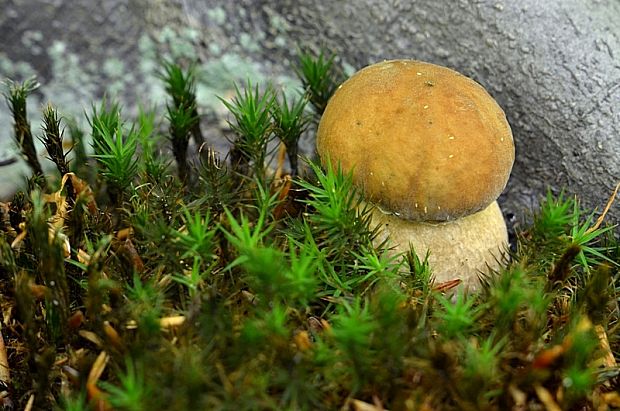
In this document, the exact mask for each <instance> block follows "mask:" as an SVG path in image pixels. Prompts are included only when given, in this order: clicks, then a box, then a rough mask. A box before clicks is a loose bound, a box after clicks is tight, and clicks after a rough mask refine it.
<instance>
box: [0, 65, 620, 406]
mask: <svg viewBox="0 0 620 411" xmlns="http://www.w3.org/2000/svg"><path fill="white" fill-rule="evenodd" d="M299 67H300V68H299V75H300V77H301V80H302V83H303V84H304V88H305V90H306V93H305V94H304V95H303V96H299V97H298V99H297V100H296V101H291V100H290V99H289V100H288V102H287V101H286V100H285V99H284V98H283V97H282V95H281V94H279V93H277V92H275V91H274V90H273V89H272V88H271V87H268V86H265V85H260V86H259V85H257V84H252V83H250V82H248V84H246V85H244V86H241V87H239V88H238V89H237V93H236V95H235V96H234V97H233V98H232V99H231V100H226V103H227V107H228V109H229V110H230V112H231V120H230V121H231V123H230V124H231V128H232V130H233V131H234V132H235V133H236V136H235V138H234V139H233V140H232V141H231V145H232V149H231V152H230V153H229V155H228V156H226V157H222V156H220V155H218V154H217V153H215V152H214V151H213V150H211V149H210V148H209V147H208V145H205V144H203V143H204V142H203V141H201V135H200V128H199V127H198V126H197V124H198V118H197V108H198V105H197V104H198V103H197V101H196V90H195V78H194V77H193V76H194V74H193V72H192V70H191V69H186V68H182V67H180V66H177V65H176V64H171V63H168V64H167V65H166V66H164V69H163V70H162V71H161V76H162V81H163V84H164V87H165V89H166V90H167V93H168V96H169V97H168V108H167V116H166V118H164V119H159V118H157V117H156V115H155V114H153V113H149V112H141V113H140V114H139V115H138V116H137V118H136V119H135V120H134V121H133V122H128V121H127V119H125V118H124V117H123V116H122V115H121V111H120V109H119V107H118V106H117V105H116V104H114V103H113V102H107V103H105V102H104V103H103V104H101V105H100V106H94V107H92V108H91V111H90V112H89V115H88V121H89V124H90V129H89V130H80V129H79V128H78V127H77V126H75V124H74V125H73V126H69V127H68V129H67V131H68V132H69V133H70V134H71V139H72V147H73V157H72V160H71V161H70V162H69V163H68V166H69V167H70V171H69V170H67V168H66V167H67V164H66V162H67V160H68V158H69V157H67V152H66V150H62V149H61V150H60V151H59V150H58V147H63V144H62V142H63V133H64V131H63V124H62V123H61V121H60V120H59V119H58V116H57V113H56V111H55V109H54V108H53V107H48V108H47V109H46V110H45V111H44V118H45V119H46V122H45V127H44V136H43V142H44V145H45V146H46V148H47V151H48V154H49V156H50V158H51V159H52V160H53V162H54V163H55V164H56V165H57V167H58V172H59V173H58V175H57V176H53V175H51V174H49V173H45V175H41V174H40V173H39V174H38V175H36V176H34V177H33V178H32V179H31V180H30V182H29V186H28V189H27V190H25V191H23V192H20V193H18V194H16V195H15V196H14V198H13V199H12V200H11V201H10V202H8V203H5V204H2V208H1V209H0V216H1V217H2V218H1V219H0V295H1V296H2V300H1V302H0V304H1V312H2V318H1V328H0V331H1V332H2V336H3V338H4V341H5V343H6V353H7V358H6V361H5V364H2V361H1V360H3V358H2V355H0V381H2V382H4V384H5V385H6V388H3V387H2V386H0V391H3V390H4V392H5V395H6V396H5V397H4V399H3V401H4V403H3V404H4V405H5V406H8V404H9V401H10V402H12V403H13V404H14V405H15V407H16V408H18V409H23V408H26V409H66V410H89V409H92V410H94V409H97V410H99V409H119V410H155V409H162V410H164V409H165V410H193V409H204V410H207V409H208V410H211V409H213V410H216V409H222V410H226V409H235V410H246V409H247V410H255V409H256V410H262V409H272V410H289V409H290V410H296V409H302V410H317V409H326V410H331V409H353V410H371V409H375V410H380V409H384V408H385V409H391V410H401V409H404V410H418V409H426V410H434V409H436V410H449V409H465V410H484V409H489V410H505V409H548V410H555V409H575V410H576V409H597V410H598V409H610V408H613V407H619V406H620V398H619V396H618V389H619V387H620V385H619V373H620V370H619V368H618V366H617V359H618V357H619V356H620V339H619V338H618V334H619V333H618V327H619V321H618V320H619V316H620V312H619V309H618V303H619V296H620V284H619V282H618V281H619V280H618V271H619V270H618V264H619V263H620V246H619V245H618V242H617V241H616V239H615V236H614V234H617V231H616V229H615V227H612V226H607V225H605V223H604V221H603V220H601V221H599V220H596V219H595V214H591V213H589V212H587V211H585V210H582V209H581V208H580V205H579V201H578V199H576V198H574V197H570V196H567V195H563V194H560V195H557V196H553V195H549V196H548V197H547V198H546V199H545V200H544V201H543V203H542V204H543V205H542V207H541V209H540V210H538V211H537V212H536V213H535V215H534V216H533V218H532V221H533V222H532V224H531V225H529V226H527V227H523V228H522V229H521V230H519V231H518V232H517V233H516V239H515V244H514V251H512V252H509V251H508V250H507V255H506V262H505V265H506V267H505V268H504V269H502V270H500V271H499V272H495V273H486V275H484V276H483V277H484V278H483V280H482V281H483V284H484V286H483V287H482V288H483V289H482V291H481V292H480V293H477V294H470V295H466V294H464V293H463V292H460V291H455V290H456V289H455V288H453V287H452V286H453V285H454V284H456V283H457V282H454V283H444V284H436V283H435V282H434V281H433V277H432V267H429V266H428V264H427V263H426V260H425V259H424V256H417V255H416V254H415V250H411V252H409V253H406V254H405V255H402V256H399V258H393V257H389V256H388V254H387V253H385V252H384V250H383V248H382V247H379V248H376V247H375V246H373V241H372V240H373V238H374V236H375V235H376V232H375V228H374V227H372V226H370V223H369V221H370V218H369V214H368V212H367V210H363V209H361V208H360V207H359V202H360V198H359V197H358V195H357V192H356V190H355V188H354V186H353V185H352V182H351V178H350V176H349V175H347V174H345V173H343V172H342V171H341V170H340V169H339V168H338V167H337V166H334V167H331V166H329V167H327V168H326V169H324V168H321V167H320V166H319V165H316V164H314V163H313V162H312V161H310V160H307V161H304V162H301V163H300V164H298V167H297V168H294V169H293V170H287V169H285V168H284V166H283V164H284V162H283V161H281V160H282V159H284V157H285V156H286V155H287V154H288V155H289V157H294V158H297V157H296V151H295V148H296V145H297V143H298V140H299V138H300V136H301V135H302V134H303V133H304V132H307V131H308V130H309V129H310V128H309V126H310V124H311V123H312V122H313V121H316V119H317V118H318V116H319V115H320V112H321V110H322V108H324V104H325V102H326V99H327V98H328V97H329V95H330V93H331V91H333V88H334V87H335V86H336V85H337V84H338V82H339V80H338V79H337V77H336V76H337V72H334V71H333V59H331V58H327V57H326V56H323V55H322V56H319V57H312V56H308V55H305V56H303V57H302V59H301V62H300V66H299ZM20 87H25V85H23V84H22V85H20V84H13V88H11V89H10V90H8V91H7V93H9V95H14V94H15V92H16V91H19V88H20ZM26 89H27V88H24V90H26ZM18 94H19V93H18ZM24 94H25V95H24V96H22V97H23V99H24V101H23V102H24V104H25V98H26V97H27V94H28V93H27V92H26V93H24ZM307 103H308V108H307V109H306V108H304V107H305V106H306V104H307ZM310 105H311V106H312V110H310V109H309V107H310ZM300 107H301V108H300ZM14 123H15V126H16V131H17V130H20V131H21V132H22V135H24V136H28V134H29V133H28V130H29V129H30V125H29V124H28V120H27V117H24V116H22V117H19V116H16V117H14ZM31 134H32V133H30V138H32V135H31ZM85 135H88V136H90V138H91V139H92V147H91V149H90V150H86V148H85V147H84V144H85V143H84V142H85V141H86V138H85V137H84V136H85ZM276 138H278V139H279V140H280V141H281V142H282V149H281V150H280V151H279V152H278V153H273V152H270V150H269V147H272V146H273V145H272V144H271V142H272V141H273V140H274V139H276ZM22 140H23V139H22ZM24 147H25V146H21V149H22V150H25V149H26V150H27V147H26V148H24ZM163 147H169V148H167V149H163ZM189 147H196V148H197V152H195V153H191V152H189V151H188V150H189ZM88 153H90V154H88ZM278 155H280V158H279V159H277V160H276V161H274V162H270V161H269V160H270V159H271V158H272V157H274V156H275V157H277V156H278ZM269 164H275V166H274V167H271V168H270V167H269ZM291 164H294V162H292V163H291ZM31 165H32V164H31ZM60 176H61V177H60ZM0 351H1V350H0ZM7 371H8V372H7ZM9 373H10V375H9Z"/></svg>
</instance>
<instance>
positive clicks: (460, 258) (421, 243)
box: [372, 201, 508, 291]
mask: <svg viewBox="0 0 620 411" xmlns="http://www.w3.org/2000/svg"><path fill="white" fill-rule="evenodd" d="M372 224H373V226H374V225H375V224H380V225H381V230H380V234H379V236H378V237H377V238H376V239H375V241H376V244H380V243H381V242H383V241H384V240H386V239H388V238H389V242H388V244H389V246H390V249H389V252H390V253H394V254H396V253H404V252H407V251H409V247H410V245H411V246H412V247H413V249H414V251H415V252H416V253H417V254H418V255H420V256H423V255H425V254H426V252H427V251H430V255H429V264H430V267H431V270H432V272H433V276H434V279H435V282H436V283H443V282H446V281H450V280H455V279H460V280H461V281H462V286H464V287H465V288H466V289H467V290H469V291H476V290H477V289H478V288H479V285H480V276H481V275H487V274H489V272H490V271H491V270H497V269H499V268H500V267H501V266H502V265H503V263H502V261H505V259H506V251H507V249H508V231H507V229H506V223H505V221H504V216H503V215H502V212H501V210H500V208H499V205H498V204H497V201H494V202H493V203H491V205H490V206H488V207H487V208H485V209H484V210H482V211H479V212H477V213H474V214H471V215H468V216H465V217H461V218H458V219H456V220H451V221H445V222H429V221H409V220H404V219H401V218H398V217H396V216H394V215H392V214H385V213H384V212H382V211H381V210H379V209H378V208H376V207H375V208H374V209H373V211H372Z"/></svg>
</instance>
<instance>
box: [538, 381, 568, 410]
mask: <svg viewBox="0 0 620 411" xmlns="http://www.w3.org/2000/svg"><path fill="white" fill-rule="evenodd" d="M534 390H535V391H536V395H537V396H538V399H539V400H540V402H542V403H543V405H544V406H545V409H546V410H547V411H562V408H561V407H560V406H559V405H558V403H557V402H556V401H555V399H553V395H551V393H550V392H549V390H547V389H546V388H545V387H543V386H542V385H540V384H536V385H535V386H534Z"/></svg>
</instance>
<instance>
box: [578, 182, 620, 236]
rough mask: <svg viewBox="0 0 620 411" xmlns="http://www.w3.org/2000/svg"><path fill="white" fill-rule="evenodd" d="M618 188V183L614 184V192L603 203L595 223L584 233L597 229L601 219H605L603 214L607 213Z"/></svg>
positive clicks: (619, 185) (619, 184)
mask: <svg viewBox="0 0 620 411" xmlns="http://www.w3.org/2000/svg"><path fill="white" fill-rule="evenodd" d="M619 189H620V183H618V184H616V188H615V189H614V192H613V193H612V194H611V197H609V200H607V204H606V205H605V208H604V209H603V212H602V213H601V215H600V216H599V218H598V219H597V220H596V223H595V224H594V225H593V226H592V227H590V228H589V229H588V230H587V231H586V234H589V233H591V232H593V231H594V230H598V228H599V227H600V226H601V224H603V220H605V216H606V215H607V212H609V209H610V208H611V206H612V205H613V203H614V201H615V200H616V196H617V195H618V190H619Z"/></svg>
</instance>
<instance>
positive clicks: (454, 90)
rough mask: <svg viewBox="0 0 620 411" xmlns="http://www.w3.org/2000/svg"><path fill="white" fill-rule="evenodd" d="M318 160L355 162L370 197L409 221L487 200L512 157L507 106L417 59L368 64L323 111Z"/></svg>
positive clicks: (453, 214)
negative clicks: (506, 114) (501, 105)
mask: <svg viewBox="0 0 620 411" xmlns="http://www.w3.org/2000/svg"><path fill="white" fill-rule="evenodd" d="M317 149H318V152H319V155H320V156H321V160H322V161H323V162H325V161H326V160H327V159H328V158H329V159H330V161H331V163H333V164H336V163H340V165H341V166H342V168H343V170H345V171H350V170H353V178H354V182H355V183H356V185H357V186H359V187H360V188H361V189H362V190H363V192H364V194H365V197H366V199H367V200H369V201H371V202H373V203H375V204H377V205H379V206H380V207H381V208H382V209H383V210H385V211H389V212H392V213H394V214H396V215H398V216H400V217H402V218H406V219H411V220H431V221H432V220H437V221H440V220H451V219H455V218H459V217H461V216H465V215H469V214H472V213H475V212H477V211H479V210H482V209H484V208H486V207H487V206H488V205H489V204H491V203H492V202H493V201H494V200H495V199H497V197H498V196H499V195H500V193H501V192H502V190H503V189H504V187H505V186H506V182H507V181H508V177H509V175H510V170H511V168H512V164H513V162H514V155H515V153H514V143H513V139H512V133H511V131H510V126H509V124H508V122H507V121H506V117H505V115H504V112H503V111H502V109H501V108H500V107H499V105H498V104H497V103H496V102H495V100H493V98H492V97H491V96H490V95H489V94H488V93H487V92H486V91H485V89H484V88H483V87H482V86H480V85H479V84H478V83H476V82H475V81H473V80H471V79H469V78H467V77H465V76H463V75H461V74H459V73H457V72H456V71H454V70H450V69H448V68H445V67H441V66H437V65H434V64H430V63H424V62H420V61H414V60H392V61H384V62H381V63H377V64H374V65H371V66H368V67H366V68H364V69H362V70H360V71H358V72H357V73H356V74H354V75H353V76H352V77H351V78H350V79H349V80H347V81H346V82H345V83H343V84H342V86H340V88H339V89H338V90H337V91H336V92H335V93H334V95H333V96H332V98H331V99H330V101H329V103H328V104H327V108H326V109H325V113H324V114H323V117H322V118H321V121H320V124H319V129H318V134H317Z"/></svg>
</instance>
